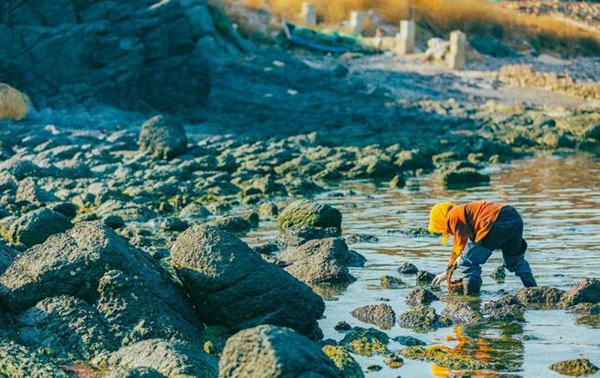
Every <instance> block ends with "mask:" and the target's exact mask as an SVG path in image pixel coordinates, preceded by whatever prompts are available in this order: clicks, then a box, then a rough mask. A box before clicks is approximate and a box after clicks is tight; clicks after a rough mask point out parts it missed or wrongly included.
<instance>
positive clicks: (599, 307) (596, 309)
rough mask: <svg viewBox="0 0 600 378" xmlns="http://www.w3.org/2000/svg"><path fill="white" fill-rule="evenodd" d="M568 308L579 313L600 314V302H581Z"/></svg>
mask: <svg viewBox="0 0 600 378" xmlns="http://www.w3.org/2000/svg"><path fill="white" fill-rule="evenodd" d="M567 310H569V312H572V313H574V314H578V315H600V303H596V304H592V303H579V304H576V305H574V306H571V307H569V308H568V309H567Z"/></svg>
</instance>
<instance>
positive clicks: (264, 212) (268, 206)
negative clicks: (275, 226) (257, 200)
mask: <svg viewBox="0 0 600 378" xmlns="http://www.w3.org/2000/svg"><path fill="white" fill-rule="evenodd" d="M258 215H260V217H261V218H267V219H268V218H272V217H276V216H277V215H279V208H278V207H277V205H276V204H274V203H273V202H266V203H263V204H262V205H260V206H259V207H258Z"/></svg>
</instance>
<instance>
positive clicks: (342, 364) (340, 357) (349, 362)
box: [323, 345, 365, 378]
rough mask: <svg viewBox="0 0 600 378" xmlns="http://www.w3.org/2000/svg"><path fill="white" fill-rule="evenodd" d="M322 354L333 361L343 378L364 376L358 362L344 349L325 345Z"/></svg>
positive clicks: (360, 377) (361, 377)
mask: <svg viewBox="0 0 600 378" xmlns="http://www.w3.org/2000/svg"><path fill="white" fill-rule="evenodd" d="M323 353H325V355H326V356H327V357H329V358H330V359H331V361H333V363H334V364H335V366H336V367H337V368H338V369H339V370H340V372H341V373H342V376H344V378H363V377H364V376H365V375H364V374H363V372H362V369H361V368H360V365H359V364H358V362H356V360H355V359H354V358H353V357H352V356H351V355H350V353H349V352H348V350H347V349H346V348H344V347H341V346H333V345H326V346H324V347H323Z"/></svg>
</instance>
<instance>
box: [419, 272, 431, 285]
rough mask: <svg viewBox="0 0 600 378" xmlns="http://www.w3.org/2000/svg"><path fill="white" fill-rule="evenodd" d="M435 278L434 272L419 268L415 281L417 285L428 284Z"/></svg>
mask: <svg viewBox="0 0 600 378" xmlns="http://www.w3.org/2000/svg"><path fill="white" fill-rule="evenodd" d="M434 278H435V274H433V273H431V272H427V271H424V270H420V271H418V272H417V277H416V283H417V285H429V284H431V282H432V281H433V279H434Z"/></svg>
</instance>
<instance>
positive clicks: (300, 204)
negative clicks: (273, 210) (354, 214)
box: [277, 200, 342, 232]
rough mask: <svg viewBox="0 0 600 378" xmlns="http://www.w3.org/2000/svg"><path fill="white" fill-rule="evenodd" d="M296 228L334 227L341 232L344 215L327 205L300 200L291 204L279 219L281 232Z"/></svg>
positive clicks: (278, 224) (278, 226) (278, 225)
mask: <svg viewBox="0 0 600 378" xmlns="http://www.w3.org/2000/svg"><path fill="white" fill-rule="evenodd" d="M294 226H312V227H321V228H328V227H333V228H335V229H337V230H338V232H339V231H341V228H342V214H341V213H340V212H339V211H338V210H336V209H334V208H333V207H331V206H329V205H326V204H322V203H317V202H311V201H306V200H299V201H295V202H292V203H290V204H289V205H288V206H287V207H286V208H285V209H284V210H283V211H282V212H281V214H279V217H278V218H277V228H279V229H280V230H282V229H286V228H290V227H294Z"/></svg>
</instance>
